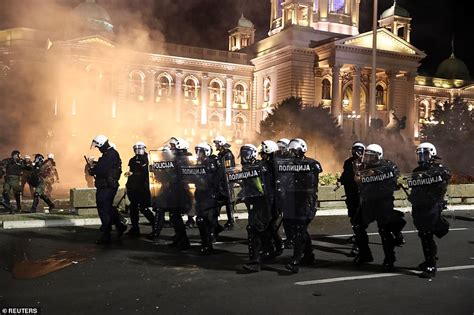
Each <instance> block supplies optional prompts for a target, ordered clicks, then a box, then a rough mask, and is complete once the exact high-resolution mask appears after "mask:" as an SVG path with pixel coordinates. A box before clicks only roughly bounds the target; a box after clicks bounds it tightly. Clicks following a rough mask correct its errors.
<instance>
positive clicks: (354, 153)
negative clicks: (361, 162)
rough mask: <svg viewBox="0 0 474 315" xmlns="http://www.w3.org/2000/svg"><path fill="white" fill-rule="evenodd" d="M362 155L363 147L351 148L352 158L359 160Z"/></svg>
mask: <svg viewBox="0 0 474 315" xmlns="http://www.w3.org/2000/svg"><path fill="white" fill-rule="evenodd" d="M363 155H364V148H363V147H353V148H352V156H353V157H357V158H360V157H362V156H363Z"/></svg>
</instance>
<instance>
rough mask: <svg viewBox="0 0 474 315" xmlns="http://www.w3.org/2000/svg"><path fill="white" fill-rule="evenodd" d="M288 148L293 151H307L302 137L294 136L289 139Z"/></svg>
mask: <svg viewBox="0 0 474 315" xmlns="http://www.w3.org/2000/svg"><path fill="white" fill-rule="evenodd" d="M288 149H289V150H293V151H295V152H301V153H306V152H307V151H308V146H307V145H306V142H305V141H304V140H303V139H300V138H294V139H291V141H290V143H289V144H288Z"/></svg>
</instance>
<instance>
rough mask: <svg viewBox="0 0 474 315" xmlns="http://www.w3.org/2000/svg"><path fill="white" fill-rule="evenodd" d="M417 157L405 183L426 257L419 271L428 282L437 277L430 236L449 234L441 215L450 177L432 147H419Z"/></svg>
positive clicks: (433, 246)
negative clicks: (410, 174) (408, 188)
mask: <svg viewBox="0 0 474 315" xmlns="http://www.w3.org/2000/svg"><path fill="white" fill-rule="evenodd" d="M416 154H417V156H418V166H417V167H416V168H415V169H414V170H413V174H412V176H411V178H409V179H408V186H409V187H410V188H411V193H410V196H409V198H408V199H409V201H410V202H411V204H412V216H413V223H414V224H415V226H416V228H417V230H418V237H419V238H420V240H421V246H422V248H423V254H424V256H425V261H424V262H422V263H421V264H420V265H419V266H418V268H419V270H420V271H422V273H421V274H420V277H422V278H431V277H434V276H435V275H436V260H437V257H436V254H437V248H436V243H435V241H434V238H433V235H435V236H436V237H438V238H442V237H443V236H445V235H446V234H447V233H448V231H449V223H448V222H447V221H446V220H445V219H444V218H443V217H442V216H441V211H443V209H445V202H444V195H445V194H446V191H447V187H448V184H449V180H450V178H451V175H450V173H449V170H448V169H447V168H446V167H445V166H443V165H442V164H440V163H439V162H438V159H439V158H438V155H437V151H436V148H435V146H434V145H433V144H432V143H429V142H423V143H421V144H420V145H419V146H418V147H417V149H416Z"/></svg>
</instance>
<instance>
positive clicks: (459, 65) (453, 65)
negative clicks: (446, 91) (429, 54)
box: [435, 54, 470, 80]
mask: <svg viewBox="0 0 474 315" xmlns="http://www.w3.org/2000/svg"><path fill="white" fill-rule="evenodd" d="M435 77H437V78H443V79H459V80H470V76H469V70H468V69H467V66H466V64H465V63H464V62H463V61H462V60H461V59H457V58H456V57H455V56H454V54H451V57H449V58H448V59H445V60H444V61H443V62H441V63H440V64H439V66H438V69H437V70H436V74H435Z"/></svg>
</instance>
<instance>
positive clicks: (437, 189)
mask: <svg viewBox="0 0 474 315" xmlns="http://www.w3.org/2000/svg"><path fill="white" fill-rule="evenodd" d="M403 179H404V180H406V183H407V186H408V188H410V189H411V192H410V196H409V200H410V202H411V203H414V204H433V203H436V202H440V201H442V200H443V198H444V195H445V193H446V190H447V187H448V183H449V175H448V174H447V172H446V171H445V170H443V169H432V170H426V171H421V172H414V173H410V174H405V175H404V176H403Z"/></svg>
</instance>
